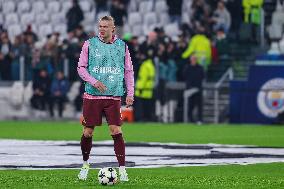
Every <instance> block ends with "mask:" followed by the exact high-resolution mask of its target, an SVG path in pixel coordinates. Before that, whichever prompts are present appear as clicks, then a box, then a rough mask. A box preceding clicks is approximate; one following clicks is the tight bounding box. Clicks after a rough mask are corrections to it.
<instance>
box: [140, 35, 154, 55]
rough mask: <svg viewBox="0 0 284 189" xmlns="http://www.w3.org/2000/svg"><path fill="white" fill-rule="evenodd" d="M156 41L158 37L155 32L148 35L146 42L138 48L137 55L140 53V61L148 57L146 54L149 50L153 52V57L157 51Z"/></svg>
mask: <svg viewBox="0 0 284 189" xmlns="http://www.w3.org/2000/svg"><path fill="white" fill-rule="evenodd" d="M157 40H158V36H157V33H156V32H154V31H153V32H150V33H149V34H148V36H147V39H146V41H144V42H143V43H142V44H141V45H140V47H139V53H141V54H140V59H141V60H145V59H146V57H147V56H148V55H147V53H148V50H149V49H152V50H153V53H154V54H153V57H154V56H155V52H156V50H157Z"/></svg>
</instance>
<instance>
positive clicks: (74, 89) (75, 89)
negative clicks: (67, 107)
mask: <svg viewBox="0 0 284 189" xmlns="http://www.w3.org/2000/svg"><path fill="white" fill-rule="evenodd" d="M80 85H81V83H80V81H75V82H74V83H73V84H72V85H71V87H70V90H69V92H68V94H67V97H68V99H69V100H70V101H71V102H73V101H74V100H75V98H76V96H77V95H78V94H79V92H80Z"/></svg>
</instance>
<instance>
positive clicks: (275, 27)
mask: <svg viewBox="0 0 284 189" xmlns="http://www.w3.org/2000/svg"><path fill="white" fill-rule="evenodd" d="M268 33H269V38H270V39H275V40H279V39H281V37H282V33H283V27H282V25H279V24H272V25H270V26H269V27H268Z"/></svg>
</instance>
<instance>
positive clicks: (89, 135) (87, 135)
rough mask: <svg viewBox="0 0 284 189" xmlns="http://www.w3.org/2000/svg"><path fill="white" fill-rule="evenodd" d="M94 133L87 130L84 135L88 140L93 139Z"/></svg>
mask: <svg viewBox="0 0 284 189" xmlns="http://www.w3.org/2000/svg"><path fill="white" fill-rule="evenodd" d="M93 132H94V130H93V129H91V128H85V129H84V132H83V134H84V136H85V137H86V138H91V137H93Z"/></svg>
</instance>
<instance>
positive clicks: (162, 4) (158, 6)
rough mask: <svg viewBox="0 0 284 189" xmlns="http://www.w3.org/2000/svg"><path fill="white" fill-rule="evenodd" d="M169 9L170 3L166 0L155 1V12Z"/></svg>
mask: <svg viewBox="0 0 284 189" xmlns="http://www.w3.org/2000/svg"><path fill="white" fill-rule="evenodd" d="M167 11H168V5H167V2H166V1H165V0H158V1H156V3H155V12H157V13H162V12H167Z"/></svg>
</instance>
